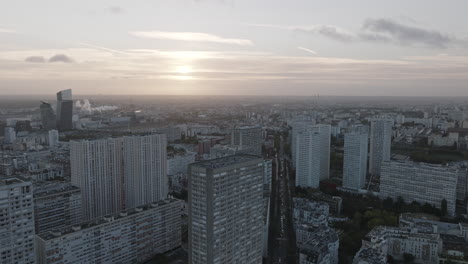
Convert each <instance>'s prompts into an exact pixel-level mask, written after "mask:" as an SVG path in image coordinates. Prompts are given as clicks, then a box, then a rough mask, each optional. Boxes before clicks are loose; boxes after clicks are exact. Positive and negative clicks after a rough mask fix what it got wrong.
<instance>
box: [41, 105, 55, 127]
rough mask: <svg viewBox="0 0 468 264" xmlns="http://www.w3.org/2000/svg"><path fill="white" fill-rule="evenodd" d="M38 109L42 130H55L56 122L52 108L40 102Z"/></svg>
mask: <svg viewBox="0 0 468 264" xmlns="http://www.w3.org/2000/svg"><path fill="white" fill-rule="evenodd" d="M40 109H41V123H42V128H43V129H45V130H52V129H56V128H57V120H56V116H55V113H54V109H52V106H51V105H50V104H49V103H46V102H42V104H41V106H40Z"/></svg>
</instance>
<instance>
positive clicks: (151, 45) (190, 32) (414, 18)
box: [0, 0, 468, 96]
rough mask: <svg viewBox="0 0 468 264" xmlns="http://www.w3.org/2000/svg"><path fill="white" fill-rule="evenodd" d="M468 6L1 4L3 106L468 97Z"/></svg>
mask: <svg viewBox="0 0 468 264" xmlns="http://www.w3.org/2000/svg"><path fill="white" fill-rule="evenodd" d="M467 10H468V1H466V0H450V1H442V0H439V1H435V0H411V1H408V0H392V1H383V0H356V1H344V0H339V1H338V0H326V1H325V0H322V1H315V0H287V1H286V0H132V1H130V0H128V1H102V0H99V1H96V0H80V1H63V0H41V1H31V0H28V1H24V0H14V1H13V0H12V1H7V0H4V1H3V0H2V1H1V2H0V94H48V93H55V92H56V91H57V90H61V89H67V88H72V89H74V93H75V94H216V95H314V94H317V93H320V95H392V96H395V95H401V96H406V95H411V96H417V95H424V96H468V26H467V25H468V16H467V15H466V14H467V13H466V12H467Z"/></svg>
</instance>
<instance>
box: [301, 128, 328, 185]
mask: <svg viewBox="0 0 468 264" xmlns="http://www.w3.org/2000/svg"><path fill="white" fill-rule="evenodd" d="M330 139H331V126H330V125H325V124H320V125H314V126H310V127H308V128H307V130H306V131H305V132H302V133H299V134H298V136H297V142H296V150H295V151H296V186H301V187H312V188H318V187H319V184H320V181H321V180H324V179H328V177H329V173H330Z"/></svg>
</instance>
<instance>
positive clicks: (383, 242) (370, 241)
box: [353, 226, 442, 264]
mask: <svg viewBox="0 0 468 264" xmlns="http://www.w3.org/2000/svg"><path fill="white" fill-rule="evenodd" d="M369 248H370V249H372V250H371V251H367V250H366V249H369ZM441 252H442V239H441V237H440V235H439V234H434V233H419V232H417V230H415V229H410V228H402V227H386V226H377V227H375V228H374V229H372V231H370V232H369V233H368V234H367V235H366V236H365V238H364V239H363V240H362V247H361V250H360V251H358V253H357V254H356V256H355V258H354V262H353V263H355V264H363V263H366V261H367V263H374V262H370V261H368V260H366V259H375V260H376V261H380V262H381V261H382V260H384V259H383V256H385V262H383V263H386V256H391V257H392V258H393V259H397V260H403V256H404V255H405V254H411V255H412V256H414V263H420V264H438V263H439V253H441ZM370 253H372V254H370ZM375 263H379V262H375Z"/></svg>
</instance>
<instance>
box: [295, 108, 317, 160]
mask: <svg viewBox="0 0 468 264" xmlns="http://www.w3.org/2000/svg"><path fill="white" fill-rule="evenodd" d="M311 125H315V121H314V120H312V119H310V118H305V117H304V118H301V119H299V120H293V121H292V122H291V150H293V151H291V158H292V164H293V167H296V152H295V151H294V150H295V149H296V144H297V136H298V135H299V133H303V132H305V131H306V129H307V127H309V126H311Z"/></svg>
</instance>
